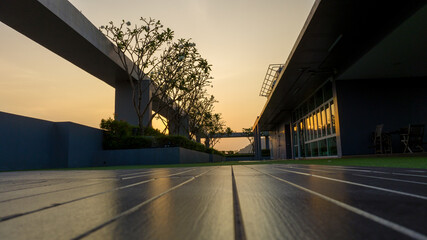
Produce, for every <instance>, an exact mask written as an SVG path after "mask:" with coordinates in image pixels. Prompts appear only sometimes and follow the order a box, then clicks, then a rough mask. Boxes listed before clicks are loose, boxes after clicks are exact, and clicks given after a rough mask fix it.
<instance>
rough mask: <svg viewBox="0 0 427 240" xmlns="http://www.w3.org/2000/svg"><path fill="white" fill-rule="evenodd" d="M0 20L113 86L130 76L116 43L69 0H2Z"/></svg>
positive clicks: (0, 3) (0, 2)
mask: <svg viewBox="0 0 427 240" xmlns="http://www.w3.org/2000/svg"><path fill="white" fill-rule="evenodd" d="M0 21H2V22H3V23H5V24H6V25H8V26H10V27H11V28H13V29H15V30H16V31H18V32H20V33H22V34H23V35H25V36H27V37H28V38H30V39H32V40H34V41H35V42H37V43H39V44H40V45H42V46H44V47H46V48H47V49H49V50H51V51H52V52H54V53H56V54H58V55H59V56H61V57H63V58H64V59H66V60H68V61H70V62H71V63H73V64H74V65H76V66H78V67H80V68H81V69H83V70H85V71H86V72H88V73H90V74H92V75H93V76H95V77H97V78H99V79H100V80H102V81H104V82H105V83H107V84H108V85H110V86H112V87H115V85H116V81H123V80H127V79H128V78H127V74H126V72H125V70H124V69H123V67H122V66H121V63H120V59H119V57H118V56H117V53H116V52H115V51H114V45H113V43H112V42H111V41H109V40H108V39H107V38H106V37H105V36H104V34H103V33H102V32H101V31H99V29H98V28H96V27H95V26H94V25H93V24H92V23H91V22H90V21H89V20H88V19H87V18H86V17H85V16H84V15H83V14H82V13H81V12H80V11H79V10H77V9H76V8H75V7H74V6H73V5H72V4H71V3H70V2H68V1H66V0H54V1H52V0H19V1H16V0H2V1H0Z"/></svg>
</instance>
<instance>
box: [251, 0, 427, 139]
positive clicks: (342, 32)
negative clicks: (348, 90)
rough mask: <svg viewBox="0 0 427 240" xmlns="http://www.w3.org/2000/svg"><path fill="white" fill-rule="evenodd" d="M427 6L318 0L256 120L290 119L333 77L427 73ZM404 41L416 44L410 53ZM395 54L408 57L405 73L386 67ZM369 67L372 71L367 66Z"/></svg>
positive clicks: (269, 125)
mask: <svg viewBox="0 0 427 240" xmlns="http://www.w3.org/2000/svg"><path fill="white" fill-rule="evenodd" d="M426 5H427V3H426V1H421V0H419V1H418V0H414V1H405V2H401V1H397V2H394V1H342V0H317V1H316V2H315V3H314V5H313V8H312V10H311V12H310V14H309V16H308V18H307V21H306V23H305V24H304V27H303V29H302V30H301V33H300V35H299V36H298V38H297V41H296V43H295V45H294V47H293V49H292V51H291V53H290V55H289V57H288V59H287V61H286V63H285V66H284V68H283V70H282V72H281V74H280V76H279V80H278V82H277V83H276V85H275V86H274V89H273V92H272V94H271V95H270V97H269V98H268V99H267V102H266V104H265V106H264V108H263V110H262V113H261V115H260V117H259V118H257V120H256V122H255V124H254V125H259V126H260V130H262V131H267V130H274V128H275V127H276V126H277V124H280V123H282V122H288V121H290V118H291V111H292V110H293V109H294V108H295V107H297V106H298V105H299V104H300V103H301V102H302V101H303V100H304V99H306V98H307V97H309V96H310V95H311V94H312V93H313V92H314V91H315V90H316V89H317V88H318V87H319V86H320V85H321V84H322V83H323V82H325V81H326V80H327V79H328V78H331V77H333V78H334V79H337V80H341V79H359V78H380V77H390V76H393V77H402V76H413V75H416V76H420V75H423V76H426V71H427V70H426V69H427V68H426V63H425V61H421V60H420V59H427V58H426V57H427V49H426V44H425V42H426V40H427V36H426V31H425V29H427V6H426ZM417 38H418V39H417ZM401 41H403V43H404V44H408V45H411V46H410V47H409V49H410V51H409V52H408V51H406V48H403V46H402V45H401V44H402V42H401ZM393 44H394V45H393ZM396 44H397V45H396ZM391 46H394V47H395V48H396V47H397V48H399V50H398V51H394V50H395V49H390V48H391ZM400 48H402V49H400ZM393 53H394V54H395V55H393ZM390 55H393V58H392V59H394V60H396V59H397V60H399V59H400V60H402V61H404V62H407V63H403V62H402V61H399V62H398V63H397V64H398V65H402V66H401V69H403V70H402V71H399V74H386V73H384V72H386V71H385V70H384V69H385V68H388V67H391V66H393V64H394V66H395V65H396V63H395V61H394V60H391V58H390ZM420 55H422V56H420ZM420 57H422V58H420ZM384 58H385V60H384V61H379V59H384ZM417 60H418V61H417ZM414 63H416V65H413V64H414ZM410 66H412V68H409V67H410ZM414 66H415V67H414ZM368 68H369V69H370V74H367V73H366V71H364V69H368ZM414 68H416V69H417V70H416V71H415V70H414ZM408 69H411V70H412V73H411V74H409V73H408V71H407V70H408ZM375 70H378V71H375ZM408 74H409V75H408Z"/></svg>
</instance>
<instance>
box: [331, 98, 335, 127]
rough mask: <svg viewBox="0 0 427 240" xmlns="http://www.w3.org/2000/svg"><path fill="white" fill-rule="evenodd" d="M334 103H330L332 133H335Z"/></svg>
mask: <svg viewBox="0 0 427 240" xmlns="http://www.w3.org/2000/svg"><path fill="white" fill-rule="evenodd" d="M334 107H335V106H334V103H331V124H332V133H335V109H334Z"/></svg>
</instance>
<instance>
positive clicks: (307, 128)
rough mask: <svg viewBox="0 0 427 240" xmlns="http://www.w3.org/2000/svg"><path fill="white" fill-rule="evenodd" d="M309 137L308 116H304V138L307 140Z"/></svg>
mask: <svg viewBox="0 0 427 240" xmlns="http://www.w3.org/2000/svg"><path fill="white" fill-rule="evenodd" d="M309 139H310V123H309V121H308V118H305V140H306V141H308V140H309Z"/></svg>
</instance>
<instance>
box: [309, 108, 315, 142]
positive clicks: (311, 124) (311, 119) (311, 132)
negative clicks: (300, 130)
mask: <svg viewBox="0 0 427 240" xmlns="http://www.w3.org/2000/svg"><path fill="white" fill-rule="evenodd" d="M308 120H309V122H310V140H313V138H314V136H313V115H311V114H310V116H309V117H308Z"/></svg>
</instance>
